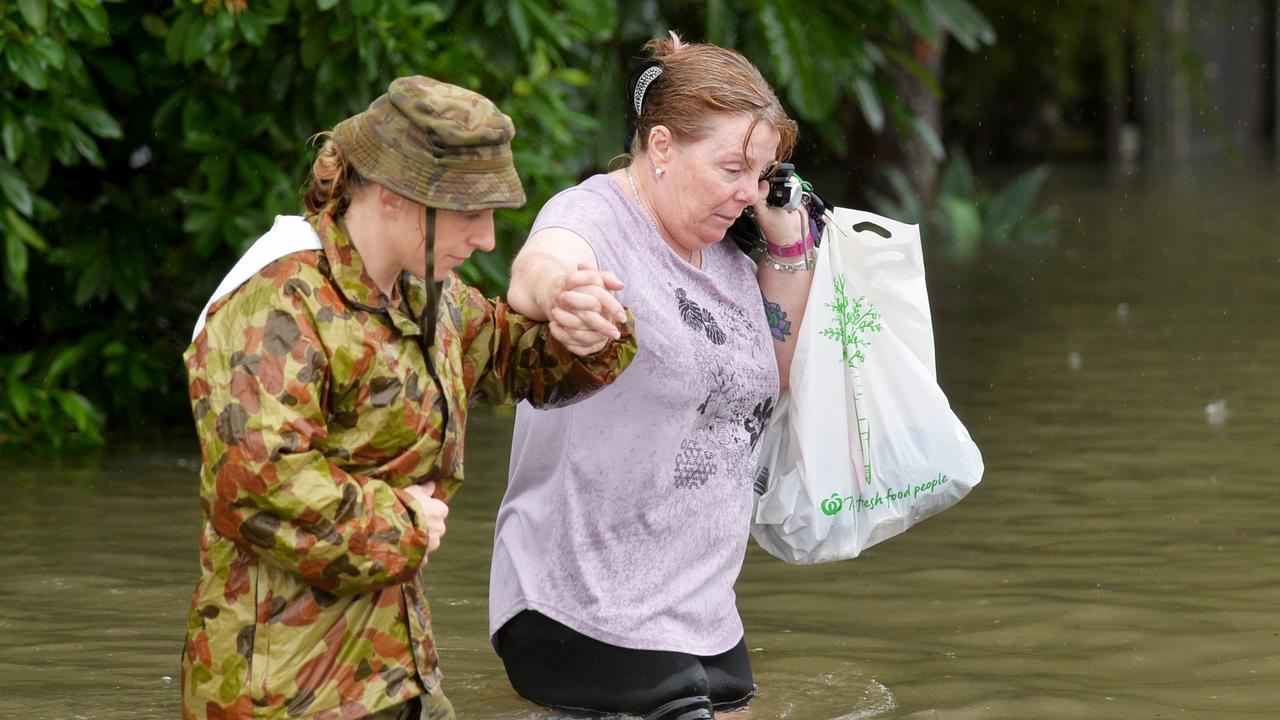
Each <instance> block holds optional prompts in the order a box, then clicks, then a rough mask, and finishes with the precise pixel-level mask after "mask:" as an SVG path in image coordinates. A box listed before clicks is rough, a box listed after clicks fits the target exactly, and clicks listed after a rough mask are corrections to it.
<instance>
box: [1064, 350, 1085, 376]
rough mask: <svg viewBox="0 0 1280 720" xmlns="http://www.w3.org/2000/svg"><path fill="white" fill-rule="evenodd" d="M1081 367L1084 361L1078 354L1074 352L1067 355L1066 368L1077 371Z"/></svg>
mask: <svg viewBox="0 0 1280 720" xmlns="http://www.w3.org/2000/svg"><path fill="white" fill-rule="evenodd" d="M1083 366H1084V360H1083V359H1082V358H1081V357H1080V353H1078V352H1075V351H1074V350H1073V351H1071V352H1070V353H1067V367H1069V368H1071V369H1072V371H1078V370H1079V369H1080V368H1081V367H1083Z"/></svg>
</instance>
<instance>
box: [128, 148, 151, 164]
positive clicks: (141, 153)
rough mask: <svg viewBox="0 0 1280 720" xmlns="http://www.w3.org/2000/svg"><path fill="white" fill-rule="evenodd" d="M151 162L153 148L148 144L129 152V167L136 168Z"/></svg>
mask: <svg viewBox="0 0 1280 720" xmlns="http://www.w3.org/2000/svg"><path fill="white" fill-rule="evenodd" d="M149 162H151V148H149V147H147V146H146V145H141V146H139V147H138V149H137V150H134V151H133V152H131V153H129V167H130V168H132V169H134V170H137V169H138V168H140V167H142V166H143V165H146V164H147V163H149Z"/></svg>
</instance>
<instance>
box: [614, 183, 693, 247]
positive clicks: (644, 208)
mask: <svg viewBox="0 0 1280 720" xmlns="http://www.w3.org/2000/svg"><path fill="white" fill-rule="evenodd" d="M622 173H623V174H624V175H626V176H627V184H628V185H630V186H631V194H632V195H634V196H635V197H636V204H637V205H639V206H640V212H642V213H644V218H645V219H646V220H648V221H649V227H651V228H653V232H654V234H655V235H657V236H658V237H662V231H661V230H659V229H658V221H657V220H654V219H653V213H652V212H651V211H650V210H649V205H648V204H647V203H646V202H645V201H644V200H642V199H640V191H639V190H637V189H636V181H635V178H633V177H631V166H630V165H627V166H625V167H623V168H622ZM689 264H690V265H692V264H693V251H692V250H690V251H689Z"/></svg>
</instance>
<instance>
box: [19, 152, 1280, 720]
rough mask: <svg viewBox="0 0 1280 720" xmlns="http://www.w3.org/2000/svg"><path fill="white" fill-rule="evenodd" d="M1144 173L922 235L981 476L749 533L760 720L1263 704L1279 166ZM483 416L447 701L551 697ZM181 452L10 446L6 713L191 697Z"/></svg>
mask: <svg viewBox="0 0 1280 720" xmlns="http://www.w3.org/2000/svg"><path fill="white" fill-rule="evenodd" d="M1145 182H1148V181H1147V180H1141V179H1139V180H1134V179H1132V178H1129V179H1126V178H1123V177H1118V178H1117V177H1110V178H1108V177H1106V176H1104V175H1102V174H1101V173H1099V172H1097V171H1096V170H1081V171H1078V172H1076V171H1071V170H1066V171H1063V170H1059V171H1058V172H1057V174H1056V176H1055V180H1054V185H1053V186H1051V188H1050V191H1049V192H1050V194H1051V196H1052V198H1053V199H1054V201H1055V202H1056V203H1057V204H1058V207H1059V212H1060V215H1061V217H1062V218H1063V232H1062V235H1061V237H1060V238H1058V240H1057V242H1056V243H1055V244H1053V245H1049V246H1044V247H1038V248H1007V249H1003V250H1000V251H998V252H995V253H988V254H986V255H982V256H979V257H978V258H977V259H976V260H975V261H973V262H972V263H969V264H964V265H961V264H952V263H949V262H946V261H943V260H938V259H936V258H940V257H941V254H940V253H938V252H937V251H936V250H935V251H933V254H931V255H930V256H929V257H930V293H931V299H932V302H933V306H934V312H935V327H936V331H937V347H938V354H939V370H940V373H941V376H942V381H943V385H944V387H945V388H946V389H947V391H948V395H949V396H950V398H951V400H952V402H953V404H954V405H955V407H956V408H957V410H958V412H959V414H960V416H961V418H962V419H964V420H965V422H966V423H967V424H968V426H969V428H970V431H971V432H972V434H973V436H974V438H975V439H976V440H977V441H978V443H979V445H980V446H981V447H982V448H983V451H984V455H985V458H986V462H987V476H986V479H985V480H984V482H983V484H982V485H980V486H979V487H978V488H977V489H976V490H975V491H974V492H973V494H971V495H970V496H969V498H967V499H966V500H965V501H964V502H962V503H961V504H960V505H958V506H957V507H956V508H955V509H952V510H949V511H947V512H946V513H944V514H942V515H940V516H938V517H937V518H934V519H931V520H929V521H927V522H926V523H924V524H923V525H921V526H919V527H918V528H915V529H913V530H912V531H911V532H909V533H907V534H906V535H904V536H901V537H899V538H896V539H893V540H891V541H889V542H887V543H885V544H883V545H881V546H878V547H876V548H873V549H872V550H871V551H869V552H868V553H867V554H866V555H864V556H863V557H862V558H859V559H858V560H855V561H851V562H845V563H839V564H835V565H827V566H818V567H792V566H788V565H785V564H782V563H780V562H778V561H775V560H773V559H771V558H769V557H768V556H766V555H765V554H764V553H762V552H759V551H758V550H755V549H754V548H753V549H752V551H751V552H750V553H749V555H748V558H747V565H746V569H745V570H744V573H743V576H742V579H741V581H740V583H739V597H740V605H741V608H742V612H743V615H744V620H745V622H746V625H747V628H748V633H749V634H748V638H747V642H748V646H749V647H750V648H751V657H752V661H753V664H754V667H755V671H756V675H757V681H758V682H759V684H760V697H759V699H758V701H757V702H755V703H754V704H753V707H752V709H751V711H750V715H749V717H751V718H756V719H757V720H758V719H761V718H769V719H773V718H788V719H792V720H825V719H827V718H872V717H874V718H913V719H914V718H930V719H944V720H964V719H967V718H975V719H977V718H981V719H983V720H987V719H990V718H1018V719H1024V718H1080V717H1117V718H1130V717H1165V718H1213V717H1267V716H1269V714H1270V713H1272V712H1274V710H1275V708H1277V707H1280V615H1277V610H1276V608H1277V607H1280V585H1278V584H1277V583H1276V582H1275V577H1274V576H1275V569H1276V558H1277V557H1278V556H1280V525H1277V523H1276V520H1275V516H1274V508H1275V507H1276V503H1277V500H1280V484H1277V479H1278V478H1277V471H1276V468H1277V465H1278V464H1280V432H1278V431H1280V363H1277V361H1276V357H1277V356H1278V355H1280V334H1278V333H1277V328H1280V283H1277V282H1276V280H1275V278H1276V275H1277V271H1280V232H1277V231H1278V230H1280V210H1278V209H1277V207H1276V205H1275V204H1274V199H1275V198H1276V197H1277V191H1278V190H1280V183H1277V182H1276V179H1275V178H1274V176H1250V177H1247V178H1240V177H1236V178H1229V177H1224V178H1212V179H1202V181H1201V182H1198V183H1196V184H1180V183H1174V184H1172V185H1171V186H1170V185H1164V186H1162V187H1159V188H1152V187H1145V186H1144V184H1143V183H1145ZM1212 408H1220V412H1219V411H1217V410H1212ZM475 423H476V424H475V425H474V426H473V428H472V431H471V437H470V438H469V442H468V452H469V466H468V467H469V474H470V478H469V486H468V489H467V490H466V491H465V492H464V493H463V494H462V495H460V496H459V500H458V502H457V503H456V504H455V507H454V511H453V515H452V516H451V519H452V520H453V524H452V525H451V527H450V533H449V537H448V540H447V545H446V551H445V552H442V554H440V555H439V556H438V557H437V558H436V559H433V560H432V569H431V572H432V575H431V582H430V593H431V597H432V599H433V600H432V604H433V610H434V614H435V617H436V621H437V623H438V635H439V641H440V644H441V646H442V648H441V654H442V657H443V658H444V663H445V671H446V674H447V682H448V683H449V685H448V688H449V692H450V695H451V696H452V698H453V699H454V703H455V705H456V706H457V707H458V708H459V709H460V711H461V716H462V717H463V718H481V719H489V720H496V719H499V718H502V719H509V720H515V719H517V718H538V717H543V715H542V714H541V713H539V712H537V711H536V709H534V708H531V707H530V706H529V705H527V704H525V703H524V702H523V701H521V700H520V699H519V698H517V697H516V696H515V695H514V694H513V693H512V692H511V690H510V689H509V688H508V687H507V684H506V681H505V679H504V676H503V674H502V669H501V665H500V662H499V661H498V659H497V657H496V656H495V655H494V654H493V652H492V651H491V650H490V649H489V647H488V640H487V638H486V637H485V622H486V609H485V599H486V583H487V581H488V559H489V552H488V550H489V544H490V542H491V538H492V532H493V517H494V514H495V512H496V510H497V506H498V501H499V499H500V497H501V491H502V487H503V484H504V482H505V467H506V443H507V441H508V438H509V434H510V419H509V418H508V417H503V416H484V415H478V416H477V417H476V419H475ZM193 451H194V446H193V445H192V444H189V443H183V444H180V445H177V446H174V447H169V448H159V449H151V450H149V451H148V452H145V453H141V454H129V455H117V456H112V457H110V458H108V459H106V460H104V461H103V462H102V463H101V464H100V465H97V466H92V465H91V466H88V467H76V466H74V465H64V466H52V465H49V464H46V463H38V464H37V463H26V464H23V463H21V462H15V461H12V460H10V461H7V462H6V465H5V468H4V469H3V474H2V475H0V477H3V480H2V481H0V483H3V488H4V490H5V499H4V502H3V503H0V547H4V548H5V549H6V551H7V552H6V553H5V554H4V555H2V556H0V717H5V718H8V717H23V718H95V719H102V720H114V719H116V718H172V717H176V716H177V715H178V711H177V694H178V690H177V680H176V678H175V677H174V676H176V674H177V671H178V653H179V650H180V643H181V638H182V628H183V623H184V622H185V612H186V606H187V603H188V602H189V599H190V592H191V588H192V586H193V583H194V582H195V578H196V549H195V541H196V531H197V515H198V508H197V505H196V501H195V497H194V466H193V464H192V457H193V455H192V453H193ZM660 590H661V589H660V588H655V591H660ZM740 717H747V716H745V715H744V716H740Z"/></svg>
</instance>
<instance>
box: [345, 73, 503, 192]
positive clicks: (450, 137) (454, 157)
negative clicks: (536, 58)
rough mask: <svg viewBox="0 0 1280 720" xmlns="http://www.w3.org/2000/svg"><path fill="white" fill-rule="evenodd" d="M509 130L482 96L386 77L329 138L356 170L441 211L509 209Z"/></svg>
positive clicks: (420, 78)
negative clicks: (382, 88) (383, 88)
mask: <svg viewBox="0 0 1280 720" xmlns="http://www.w3.org/2000/svg"><path fill="white" fill-rule="evenodd" d="M515 134H516V129H515V126H514V125H513V124H512V123H511V118H509V117H507V116H506V115H504V114H502V111H501V110H499V109H498V107H497V106H496V105H494V104H493V102H491V101H490V100H489V99H488V98H486V97H484V96H483V95H480V94H478V93H474V92H472V91H470V90H466V89H463V88H460V87H455V86H453V85H449V84H448V83H442V82H440V81H438V80H433V79H431V78H429V77H423V76H421V75H414V76H412V77H402V78H397V79H396V80H394V81H392V83H391V87H389V88H388V89H387V94H386V95H383V96H382V97H380V98H378V99H377V100H374V101H373V104H372V105H370V106H369V108H368V109H367V110H365V111H364V112H362V113H360V114H358V115H355V116H353V117H350V118H347V119H346V120H343V121H342V122H341V123H338V126H337V127H336V128H334V129H333V137H334V140H335V141H337V143H338V146H339V147H340V148H342V152H343V154H344V155H345V156H346V157H347V159H348V160H349V161H350V162H351V164H352V165H354V166H355V168H356V171H357V172H359V173H360V175H361V176H362V177H364V178H366V179H368V180H372V181H374V182H376V183H378V184H380V185H382V186H384V187H386V188H388V189H389V190H394V191H395V192H397V193H400V194H401V195H403V196H405V197H407V198H409V199H410V200H413V201H415V202H419V203H422V204H423V205H425V206H427V207H433V208H439V209H442V210H460V211H470V210H483V209H486V208H500V207H502V208H513V207H520V206H521V205H523V204H524V188H523V187H521V185H520V177H519V176H518V175H516V168H515V164H514V162H512V157H511V138H513V137H515Z"/></svg>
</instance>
